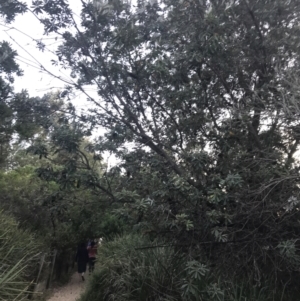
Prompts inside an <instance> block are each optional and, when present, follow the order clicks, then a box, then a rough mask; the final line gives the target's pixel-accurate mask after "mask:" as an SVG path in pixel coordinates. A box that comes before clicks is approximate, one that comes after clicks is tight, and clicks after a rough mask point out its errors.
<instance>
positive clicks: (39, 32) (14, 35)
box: [0, 0, 86, 108]
mask: <svg viewBox="0 0 300 301" xmlns="http://www.w3.org/2000/svg"><path fill="white" fill-rule="evenodd" d="M23 1H24V0H23ZM24 2H26V3H27V4H28V6H31V2H32V0H25V1H24ZM70 2H71V7H72V9H73V10H74V11H75V13H76V14H77V15H78V14H79V12H80V9H81V2H80V0H72V1H70ZM43 33H44V29H43V25H42V24H41V23H40V22H39V21H38V20H37V19H36V18H35V17H34V15H33V14H31V13H30V12H28V13H25V14H24V15H18V16H17V17H16V20H15V22H14V23H12V24H9V25H7V24H4V22H3V20H0V40H6V41H8V42H9V43H10V44H11V45H12V48H13V49H14V50H16V51H17V52H18V58H17V62H18V64H19V65H20V67H21V69H22V70H23V71H24V75H23V76H21V77H16V79H15V84H14V87H15V91H16V92H19V91H21V90H22V89H26V90H28V92H29V94H30V96H42V95H44V94H45V93H47V92H51V91H57V90H58V89H63V87H64V85H65V83H64V82H62V81H60V80H59V79H55V78H54V77H52V76H51V75H49V74H47V72H42V71H41V70H40V69H41V68H40V65H41V64H42V65H43V66H44V67H45V68H46V69H47V70H49V71H50V72H51V73H53V74H55V75H56V76H60V77H62V78H65V79H68V80H70V76H69V74H70V71H68V70H63V69H62V68H60V67H55V66H53V65H52V64H51V60H52V59H53V60H56V59H57V57H56V55H55V53H54V52H55V50H56V48H57V46H58V45H59V44H60V40H59V37H58V36H57V35H55V34H52V35H49V36H44V35H43ZM33 39H34V40H33ZM36 40H41V41H42V42H43V43H44V44H46V45H47V46H46V49H45V51H44V52H41V51H40V50H38V49H37V43H36ZM85 99H86V97H84V96H83V95H80V94H78V95H76V97H75V99H74V100H75V103H76V106H77V108H81V107H82V108H84V107H86V101H85Z"/></svg>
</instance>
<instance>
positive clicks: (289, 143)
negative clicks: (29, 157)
mask: <svg viewBox="0 0 300 301" xmlns="http://www.w3.org/2000/svg"><path fill="white" fill-rule="evenodd" d="M31 8H32V13H33V14H36V16H37V17H38V18H39V19H40V21H41V22H42V24H43V25H44V28H45V34H50V33H56V34H59V35H60V37H62V39H63V42H62V44H61V45H60V46H59V47H58V48H57V52H56V53H57V61H53V64H54V65H56V66H60V67H63V68H65V69H67V70H69V72H70V78H71V79H70V81H69V82H68V83H67V86H66V89H65V91H63V93H61V94H60V97H65V96H67V95H69V97H71V96H72V92H73V91H79V92H81V93H82V95H84V97H86V98H87V100H88V101H89V102H90V108H89V110H88V111H87V112H82V113H78V112H76V108H74V107H73V106H72V105H65V104H61V106H60V107H59V110H58V111H59V113H58V114H56V115H55V118H47V116H48V115H49V114H39V115H38V116H42V117H43V118H41V119H40V120H41V121H40V125H41V128H42V130H41V129H40V130H39V133H41V132H42V133H43V135H42V134H40V137H41V139H37V140H36V141H33V143H32V145H31V146H30V148H29V151H30V152H31V153H33V154H36V155H39V156H40V158H43V159H42V160H45V162H49V163H48V165H47V164H44V165H42V166H39V168H38V169H37V171H38V176H39V177H40V179H42V180H45V181H48V183H53V185H57V187H58V188H59V193H58V194H57V198H55V199H54V200H55V202H56V203H57V204H59V205H58V207H68V206H70V204H72V202H73V201H72V200H71V199H70V198H68V197H67V196H71V195H72V196H73V195H77V194H78V195H82V194H81V193H83V192H81V190H83V191H84V197H80V198H79V199H80V201H79V202H78V203H77V204H78V206H83V207H84V208H85V209H86V208H90V209H89V211H88V212H89V213H88V215H87V216H92V217H93V218H92V220H94V218H95V221H98V222H99V223H100V220H101V217H99V216H97V210H95V208H98V210H99V211H101V212H103V211H104V210H108V211H111V210H114V212H115V216H116V217H118V218H120V220H121V221H122V222H124V221H125V222H126V223H127V224H128V226H129V227H130V229H131V231H136V232H139V233H142V234H143V235H145V236H146V235H147V237H148V238H147V239H149V240H145V244H146V246H145V247H147V242H148V243H149V247H151V248H152V247H153V245H152V243H151V242H152V241H153V240H154V241H160V240H162V241H163V242H164V246H165V247H172V248H173V249H174V252H175V253H174V254H177V252H179V254H180V255H181V256H182V257H183V258H184V260H185V261H186V262H193V261H195V262H197V264H198V265H201V264H205V266H207V267H209V270H210V274H211V275H214V276H215V279H214V281H217V280H216V278H217V276H216V275H219V276H220V279H221V280H220V283H219V284H218V285H216V287H215V292H217V291H218V289H220V290H221V291H222V289H223V288H224V285H225V284H224V283H225V282H226V281H225V280H227V279H230V280H231V281H232V282H241V283H242V282H243V280H245V281H247V285H248V286H249V287H251V286H257V287H261V286H263V285H266V284H268V286H269V288H270V287H273V288H274V291H275V292H276V290H277V289H278V290H282V289H283V288H285V287H286V285H287V284H288V283H289V285H290V287H291V288H292V289H291V291H292V290H296V291H297V286H295V285H294V283H293V281H289V280H290V279H291V278H292V275H294V274H297V273H298V272H297V271H299V264H300V261H299V259H300V257H299V243H298V237H299V234H300V227H299V222H298V219H299V210H298V205H299V192H300V191H299V183H298V182H299V161H298V160H297V151H298V148H299V142H300V140H299V132H300V127H299V126H300V124H299V112H300V111H299V91H298V83H299V59H300V57H299V44H300V41H299V28H300V27H299V25H300V24H299V21H300V20H299V18H300V3H299V1H296V0H291V1H287V0H276V1H273V0H272V1H271V0H253V1H248V0H240V1H238V0H230V1H229V0H228V1H224V0H211V1H201V0H200V1H199V0H182V1H178V0H157V1H155V0H149V1H146V0H144V1H142V0H138V1H136V5H133V4H131V3H130V1H121V0H111V1H100V0H95V1H93V2H91V1H88V2H86V1H82V12H81V15H80V18H81V20H80V24H79V23H77V21H76V20H78V18H77V17H74V14H73V12H72V10H71V9H70V7H69V5H68V3H67V2H66V1H64V0H48V1H33V5H32V7H31ZM91 90H94V91H95V92H96V93H89V91H91ZM34 107H35V109H34V110H37V112H40V110H41V109H42V107H43V106H41V107H40V108H37V107H36V105H34ZM47 112H49V111H47ZM35 120H37V119H35ZM49 120H50V121H49ZM49 122H50V124H49ZM45 124H46V125H47V126H45ZM99 129H102V130H103V131H99ZM103 132H104V134H101V133H103ZM92 133H94V135H95V136H97V137H96V138H91V135H92ZM95 136H94V137H95ZM20 137H21V136H20ZM87 137H89V141H87ZM107 153H109V154H113V155H114V156H115V157H116V158H117V160H118V164H117V166H116V167H114V168H111V169H107V167H106V166H104V165H103V164H101V159H102V156H104V154H107ZM47 160H48V161H47ZM89 203H90V204H94V205H92V206H91V207H89V205H88V204H89ZM69 208H70V207H69ZM93 209H94V210H93ZM68 210H69V209H68ZM77 212H78V211H77ZM81 212H82V215H81V214H77V215H76V214H75V216H76V221H77V219H80V216H83V215H84V214H85V213H84V210H83V211H80V213H81ZM89 214H91V215H89ZM66 216H68V215H66ZM72 216H73V214H72ZM110 218H111V216H110V217H109V219H110ZM57 219H58V217H57ZM71 219H72V217H71ZM113 220H114V219H113ZM115 221H116V220H114V223H115ZM60 222H64V221H63V220H60ZM79 228H80V227H78V228H77V229H79ZM83 228H84V226H83ZM92 228H95V226H94V224H93V226H92ZM114 229H115V230H117V231H119V230H118V226H116V227H114ZM115 230H114V231H115ZM124 252H125V253H124V254H127V253H126V251H125V250H124ZM157 252H159V251H157ZM164 252H167V251H166V250H165V251H164ZM124 256H125V255H124ZM135 256H142V254H140V255H137V254H136V255H135ZM170 256H171V257H172V258H173V257H174V256H172V255H170ZM174 258H175V257H174ZM137 260H139V259H137ZM124 262H125V261H124ZM154 262H155V261H152V262H151V264H154ZM125 263H126V262H125ZM139 264H140V262H139ZM149 265H150V263H149ZM122 268H123V267H121V269H122ZM118 271H119V270H118ZM102 272H103V273H106V272H105V270H103V271H102ZM102 272H100V276H101V273H102ZM103 275H104V274H103ZM105 275H106V274H105ZM100 276H99V277H100ZM101 277H102V276H101ZM101 277H100V278H101ZM138 277H139V276H137V277H136V279H138ZM212 277H213V276H212ZM101 279H102V278H101ZM101 279H100V280H99V281H102V280H101ZM215 283H216V282H215ZM155 285H156V284H153V285H152V284H151V287H154V288H153V294H154V291H155V287H156V286H155ZM137 287H139V288H141V287H140V284H138V285H137ZM209 287H210V286H209V285H208V287H207V289H206V291H207V292H208V291H209ZM108 289H109V288H108ZM193 290H194V291H196V292H197V293H199V292H200V291H201V292H202V288H201V286H200V285H199V286H198V285H195V286H193V287H190V288H189V291H190V292H192V291H193ZM101 292H102V293H103V294H104V295H105V294H106V292H104V291H101ZM129 292H130V293H129V295H126V296H127V297H126V298H127V299H126V298H125V297H124V298H125V300H129V299H130V298H133V297H132V295H131V293H132V291H130V290H129ZM147 294H149V296H151V294H152V293H151V292H150V293H147ZM178 294H179V295H180V296H181V297H182V298H183V300H189V298H192V297H186V299H185V297H184V295H183V294H181V293H179V292H178ZM179 295H177V292H176V293H174V295H173V298H175V299H176V300H179V299H178V298H179V297H178V296H179ZM222 296H226V294H225V293H224V294H223V295H222ZM134 298H137V299H138V297H136V296H135V297H134ZM147 298H148V297H145V299H147ZM216 298H218V300H222V299H220V298H221V297H219V295H217V296H216ZM222 298H223V297H222ZM224 298H225V297H224ZM241 298H242V297H241ZM253 298H255V297H253ZM287 298H289V297H288V296H287ZM148 300H151V297H149V298H148Z"/></svg>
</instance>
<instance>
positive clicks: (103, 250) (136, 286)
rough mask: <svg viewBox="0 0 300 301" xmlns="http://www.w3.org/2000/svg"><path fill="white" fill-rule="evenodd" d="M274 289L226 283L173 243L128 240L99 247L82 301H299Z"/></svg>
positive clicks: (139, 238) (138, 238)
mask: <svg viewBox="0 0 300 301" xmlns="http://www.w3.org/2000/svg"><path fill="white" fill-rule="evenodd" d="M162 245H164V246H162ZM145 246H147V248H145ZM273 288H274V284H273V285H272V284H271V282H270V283H269V282H268V281H267V282H265V283H264V284H262V285H261V286H260V287H258V286H253V285H252V284H251V282H250V281H247V279H242V278H240V279H233V278H232V279H225V277H222V276H220V274H219V273H218V270H217V269H209V268H208V267H207V266H206V265H204V264H202V263H200V262H199V261H197V260H194V259H193V258H189V256H188V255H187V254H185V255H183V253H182V252H180V251H179V252H176V251H175V249H174V248H173V247H171V246H168V244H163V243H160V244H159V245H157V244H155V243H153V242H152V243H151V242H149V240H148V239H146V238H145V237H142V236H140V235H124V236H122V237H116V238H115V239H113V240H112V241H109V242H106V243H103V245H102V246H101V247H100V248H99V251H98V261H97V265H96V269H95V272H94V274H93V276H92V277H91V278H90V281H89V284H88V287H87V289H86V291H85V293H84V294H83V295H82V297H81V299H80V301H90V300H94V301H110V300H116V301H146V300H147V301H152V300H153V301H157V300H161V301H162V300H163V301H171V300H174V301H175V300H176V301H196V300H197V301H198V300H205V301H275V300H276V301H277V300H278V301H279V300H281V301H282V300H297V299H299V298H295V297H292V298H291V296H292V295H289V296H288V295H287V294H286V293H285V292H284V290H282V291H278V290H277V291H275V290H274V289H273ZM293 296H294V295H293Z"/></svg>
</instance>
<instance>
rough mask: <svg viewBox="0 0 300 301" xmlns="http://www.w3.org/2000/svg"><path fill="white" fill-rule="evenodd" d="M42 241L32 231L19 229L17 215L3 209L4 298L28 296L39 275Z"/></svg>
mask: <svg viewBox="0 0 300 301" xmlns="http://www.w3.org/2000/svg"><path fill="white" fill-rule="evenodd" d="M42 251H43V247H42V244H41V243H40V241H39V240H37V239H36V237H34V236H33V235H32V234H31V233H29V232H28V231H24V230H21V229H19V227H18V223H17V222H16V220H15V219H14V218H12V217H11V216H8V215H7V214H4V213H3V212H0V263H1V265H0V268H1V269H0V298H1V299H2V300H7V301H10V300H24V298H26V297H28V292H27V290H28V288H29V286H30V285H31V284H32V281H33V280H34V279H35V275H36V273H37V269H38V263H39V261H40V257H39V255H40V254H41V252H42Z"/></svg>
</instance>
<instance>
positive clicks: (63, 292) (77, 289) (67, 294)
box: [47, 273, 88, 301]
mask: <svg viewBox="0 0 300 301" xmlns="http://www.w3.org/2000/svg"><path fill="white" fill-rule="evenodd" d="M85 278H86V280H85V281H84V282H83V281H82V280H81V277H80V276H79V275H78V274H77V273H75V274H74V275H73V276H72V277H71V279H70V282H69V283H68V284H66V285H65V286H62V287H59V288H56V289H54V290H53V292H54V294H53V295H52V296H51V298H50V299H48V300H47V301H76V300H78V299H79V297H80V295H81V293H82V292H83V291H84V289H85V286H86V282H87V280H88V279H87V278H88V275H87V274H86V275H85Z"/></svg>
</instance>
